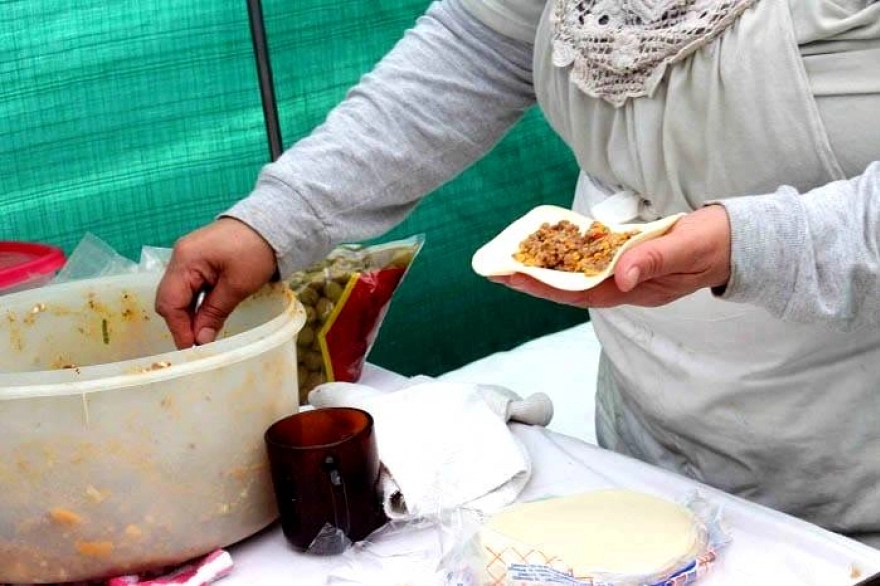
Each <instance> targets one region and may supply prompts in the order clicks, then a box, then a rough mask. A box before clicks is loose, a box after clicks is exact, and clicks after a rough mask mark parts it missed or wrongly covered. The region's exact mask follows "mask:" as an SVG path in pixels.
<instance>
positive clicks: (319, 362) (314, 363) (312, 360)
mask: <svg viewBox="0 0 880 586" xmlns="http://www.w3.org/2000/svg"><path fill="white" fill-rule="evenodd" d="M303 364H305V365H306V368H308V369H309V370H311V371H315V370H323V368H324V358H323V357H322V356H321V353H320V352H315V351H313V350H307V351H306V352H304V353H303Z"/></svg>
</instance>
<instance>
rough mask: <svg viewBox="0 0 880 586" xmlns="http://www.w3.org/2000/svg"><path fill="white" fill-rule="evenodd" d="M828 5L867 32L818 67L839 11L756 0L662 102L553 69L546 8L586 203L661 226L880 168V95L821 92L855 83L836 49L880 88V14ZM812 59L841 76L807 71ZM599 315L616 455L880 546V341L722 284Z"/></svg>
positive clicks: (688, 62)
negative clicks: (785, 312) (803, 318)
mask: <svg viewBox="0 0 880 586" xmlns="http://www.w3.org/2000/svg"><path fill="white" fill-rule="evenodd" d="M550 4H552V3H550ZM824 4H826V5H829V6H830V8H828V9H829V10H838V9H839V10H843V11H846V10H848V11H849V13H848V14H850V15H851V16H852V17H853V18H859V17H862V18H863V19H864V21H863V25H864V26H862V27H861V28H860V29H859V30H858V31H856V32H850V33H847V32H843V33H840V32H839V31H834V34H836V35H837V37H835V38H834V41H833V42H832V43H829V44H822V43H817V44H816V45H815V46H814V47H813V49H812V50H813V51H814V53H816V54H817V55H818V57H817V59H814V60H807V59H805V57H804V51H805V49H804V48H803V46H802V45H803V44H804V43H805V42H810V41H811V39H810V38H805V37H809V35H810V34H812V32H811V31H810V30H806V29H804V28H803V27H808V26H810V25H813V24H816V22H819V20H821V23H822V26H824V25H825V24H826V23H827V22H836V21H834V20H833V19H832V20H831V21H828V20H823V19H825V16H827V15H825V14H824V13H822V11H824V10H825V8H821V9H817V11H818V13H820V16H821V18H820V19H819V20H817V21H816V22H812V21H810V18H812V17H811V16H810V15H805V14H802V13H801V12H798V11H799V10H801V9H802V8H803V7H804V6H805V5H811V6H817V5H818V4H817V2H816V1H815V0H814V1H813V2H808V1H800V2H799V1H798V0H791V2H790V3H789V2H786V1H784V0H760V1H759V2H758V3H757V4H756V5H755V6H754V7H752V8H750V9H748V10H747V11H746V12H745V13H744V14H743V15H742V16H741V17H740V19H739V20H738V21H737V22H736V23H735V24H734V25H733V26H732V27H731V28H729V29H727V30H726V31H724V33H722V35H721V36H720V37H719V38H718V39H716V40H715V41H714V42H713V43H711V44H710V45H708V46H706V47H704V48H703V49H701V50H699V51H697V52H696V53H694V54H693V55H691V56H690V57H688V58H687V59H685V60H684V61H682V62H681V63H678V64H676V65H675V66H673V67H671V68H670V69H669V71H667V73H666V78H665V80H664V82H663V83H662V84H661V85H660V87H659V88H658V89H657V91H656V93H655V95H653V96H651V97H649V98H635V99H631V100H629V101H628V102H627V103H625V104H624V105H623V106H621V107H620V108H614V107H612V106H610V105H609V104H607V103H604V102H602V101H601V100H597V99H594V98H590V97H589V96H587V95H585V94H584V93H583V92H581V91H579V90H578V89H577V88H576V87H575V86H574V84H572V83H570V82H569V80H568V77H567V74H566V72H565V71H564V70H563V69H560V68H554V66H553V65H552V63H551V56H550V52H551V50H550V45H551V42H550V35H551V34H552V31H551V25H549V24H548V23H547V19H548V11H546V10H545V13H544V16H543V18H542V23H541V25H540V26H539V29H538V37H537V41H536V53H535V87H536V89H537V93H538V100H539V104H540V105H541V107H542V109H543V110H544V113H545V116H546V117H547V119H548V121H549V123H550V124H551V126H553V127H554V129H555V130H556V131H557V132H559V133H560V135H561V136H562V137H563V139H564V140H565V141H566V142H567V143H568V144H569V145H570V146H571V147H572V149H573V150H574V152H575V156H576V157H577V159H578V162H579V164H580V166H581V168H582V169H583V170H584V171H585V174H584V175H583V176H582V177H581V180H580V181H579V182H578V192H577V194H576V197H575V202H574V208H575V209H576V210H578V211H580V212H582V213H584V214H586V215H593V214H592V213H591V210H592V209H593V208H594V207H595V206H597V205H598V204H600V203H602V202H603V201H605V200H606V198H608V197H609V195H610V194H611V193H614V192H617V191H619V190H629V191H631V192H633V193H635V194H638V196H639V197H640V198H641V200H642V205H641V207H640V209H641V210H642V216H643V217H644V219H652V217H653V216H654V215H660V216H665V215H668V214H672V213H675V212H681V211H690V210H693V209H695V208H698V207H699V206H701V205H702V204H703V203H704V202H706V201H710V200H714V199H719V198H727V197H734V196H739V195H750V194H763V193H772V192H773V191H775V190H776V189H777V187H778V186H780V185H783V184H786V185H793V186H795V187H796V188H798V189H800V190H809V189H811V188H814V187H818V186H821V185H823V184H825V183H827V182H829V181H833V180H836V179H841V178H844V177H846V176H852V175H856V174H859V173H861V172H862V171H863V170H864V166H866V165H867V164H868V163H869V162H870V160H876V159H880V132H875V131H871V130H870V129H872V128H873V129H874V130H877V129H878V126H877V122H876V121H875V120H874V117H875V116H880V100H878V99H877V96H880V88H878V87H874V86H873V85H871V83H868V85H871V87H869V88H867V89H866V90H865V91H862V90H863V89H865V88H861V89H860V88H855V89H854V90H853V91H852V92H850V94H851V95H848V96H842V97H841V100H843V99H844V98H846V99H855V100H858V99H859V98H864V99H868V100H872V99H873V102H872V104H873V105H872V106H870V107H868V108H867V110H863V113H862V116H863V117H864V119H860V118H859V114H858V108H855V109H854V110H852V112H856V114H853V113H852V112H847V105H846V102H841V103H838V102H833V103H830V104H831V105H830V107H829V109H828V112H831V114H828V113H827V112H825V111H824V110H823V111H821V112H820V108H819V105H820V103H824V102H822V101H823V100H832V101H833V100H834V98H835V95H836V94H837V93H838V92H837V91H836V90H834V89H831V90H828V91H827V94H828V95H824V94H823V87H824V86H823V85H822V83H823V81H822V80H828V79H830V78H829V76H832V77H833V75H845V72H840V71H838V69H839V67H838V66H837V64H835V62H833V61H832V62H830V63H828V62H825V61H823V56H822V53H823V52H826V51H827V52H828V53H834V52H838V51H846V50H850V49H852V50H854V56H853V59H852V60H851V61H849V63H850V64H852V65H853V67H854V69H855V71H850V72H849V73H850V75H852V76H854V79H855V80H856V82H854V83H856V85H857V82H858V80H861V79H862V78H864V77H865V75H864V71H861V72H860V71H859V66H858V63H859V60H861V63H862V64H863V65H864V66H866V67H871V68H873V71H874V72H875V73H872V74H871V75H872V76H873V79H874V80H880V43H871V42H869V41H870V40H871V39H880V34H877V31H875V30H867V29H870V28H871V27H872V26H875V25H872V24H871V22H872V19H873V20H878V17H877V15H878V14H880V13H877V12H876V11H874V13H873V15H872V14H865V11H871V10H873V9H876V8H877V7H876V6H871V3H869V2H865V1H861V2H849V3H847V2H845V1H844V2H825V3H824ZM841 6H842V8H841ZM832 16H834V15H833V14H832ZM817 18H818V17H817ZM843 18H844V17H841V19H843ZM865 23H867V24H865ZM840 26H841V30H842V31H845V25H844V24H841V25H840ZM799 27H800V28H799ZM817 28H821V27H818V26H817ZM825 32H826V33H827V32H828V31H825ZM818 36H819V35H817V37H818ZM825 36H826V37H832V36H834V35H832V34H830V33H829V34H826V35H825ZM865 39H868V40H867V41H866V40H865ZM862 41H864V42H862ZM846 43H850V44H852V45H853V46H852V47H844V46H843V45H844V44H846ZM866 43H867V44H866ZM799 45H800V46H799ZM808 66H810V67H817V68H820V69H821V68H827V71H824V72H822V71H820V72H819V73H821V74H822V75H819V74H816V75H815V76H814V77H813V78H811V77H810V75H809V74H810V72H809V71H808V70H807V67H808ZM834 72H837V73H834ZM817 80H818V81H817ZM831 81H832V82H833V79H832V80H831ZM811 83H812V84H813V85H812V86H811ZM829 83H830V84H831V85H834V84H833V83H831V82H829ZM872 83H873V82H872ZM878 83H880V82H878ZM859 103H860V104H861V105H862V106H864V102H859ZM835 108H836V110H835ZM868 111H870V112H871V114H870V116H869V115H868V114H864V112H868ZM573 112H576V113H577V115H576V116H575V115H573V114H572V113H573ZM834 112H837V113H836V114H835V113H834ZM874 113H876V114H874ZM822 114H825V119H823V116H822ZM829 116H836V117H837V121H836V122H835V126H834V132H831V131H829V129H827V128H826V123H827V122H828V120H827V118H828V117H829ZM866 126H867V128H868V129H869V131H865V130H864V128H865V127H866ZM853 134H855V138H857V139H858V140H854V139H853ZM848 141H849V142H848ZM866 141H868V142H867V144H866ZM850 143H851V144H850ZM590 315H591V318H592V320H593V323H594V326H595V331H596V334H597V336H598V337H599V340H600V342H601V344H602V347H603V353H602V357H601V363H600V375H599V378H600V380H599V388H598V397H597V404H598V409H597V422H596V424H597V430H598V433H599V438H600V443H601V444H602V445H603V446H605V447H609V448H611V449H614V450H617V451H620V452H623V453H626V454H630V455H632V456H634V457H637V458H639V459H642V460H645V461H647V462H651V463H654V464H657V465H660V466H663V467H665V468H668V469H672V470H676V471H679V472H681V473H683V474H685V475H687V476H690V477H693V478H695V479H698V480H700V481H703V482H705V483H708V484H710V485H713V486H716V487H719V488H721V489H722V490H725V491H727V492H730V493H733V494H736V495H739V496H742V497H745V498H748V499H751V500H754V501H757V502H760V503H763V504H766V505H768V506H771V507H773V508H776V509H779V510H783V511H786V512H788V513H791V514H794V515H796V516H799V517H801V518H804V519H806V520H808V521H811V522H814V523H817V524H819V525H821V526H823V527H826V528H829V529H832V530H835V531H839V532H843V533H847V534H850V535H852V536H853V537H856V538H860V539H862V540H864V541H866V542H869V543H873V544H877V545H880V330H876V329H863V330H859V331H855V332H847V333H843V332H839V331H835V330H833V329H831V328H829V327H824V326H809V325H799V324H792V323H783V322H781V321H779V320H777V319H775V318H773V317H771V316H770V315H769V314H768V313H766V312H765V311H763V310H762V309H758V308H755V307H752V306H748V305H742V304H734V303H730V302H726V301H723V300H720V299H717V298H714V297H713V296H712V295H711V294H710V293H709V292H708V291H700V292H698V293H696V294H693V295H690V296H688V297H685V298H683V299H681V300H678V301H676V302H674V303H672V304H670V305H668V306H665V307H661V308H639V307H631V306H623V307H619V308H614V309H603V310H591V312H590Z"/></svg>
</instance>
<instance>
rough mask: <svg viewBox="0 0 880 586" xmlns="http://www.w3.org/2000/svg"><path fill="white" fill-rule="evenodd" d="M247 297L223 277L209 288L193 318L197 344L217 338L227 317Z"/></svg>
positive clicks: (206, 342)
mask: <svg viewBox="0 0 880 586" xmlns="http://www.w3.org/2000/svg"><path fill="white" fill-rule="evenodd" d="M245 297H246V295H244V294H242V293H241V292H240V291H238V290H236V289H234V288H233V287H230V286H229V284H228V283H227V282H226V281H225V280H223V279H221V280H220V281H219V282H218V283H217V285H216V286H215V287H214V288H213V289H210V290H208V291H207V292H206V293H205V298H204V300H202V303H201V305H200V306H199V307H198V309H196V315H195V319H194V320H193V331H194V332H195V342H196V344H198V345H202V344H209V343H211V342H213V341H214V340H215V339H217V333H218V332H219V331H220V330H221V329H222V328H223V324H224V323H226V318H228V317H229V314H231V313H232V312H233V310H234V309H235V308H236V307H237V306H238V304H239V303H241V301H242V300H244V298H245Z"/></svg>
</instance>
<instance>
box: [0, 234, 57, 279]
mask: <svg viewBox="0 0 880 586" xmlns="http://www.w3.org/2000/svg"><path fill="white" fill-rule="evenodd" d="M65 260H66V259H65V257H64V252H63V251H62V250H61V249H60V248H58V247H55V246H49V245H48V244H37V243H32V242H8V241H2V240H0V289H5V288H7V287H12V286H14V285H18V284H20V283H24V282H25V281H29V280H31V279H32V278H34V277H37V276H42V275H47V274H51V273H53V272H55V271H57V270H58V269H60V268H61V267H63V266H64V262H65Z"/></svg>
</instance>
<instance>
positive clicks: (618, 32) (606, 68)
mask: <svg viewBox="0 0 880 586" xmlns="http://www.w3.org/2000/svg"><path fill="white" fill-rule="evenodd" d="M756 1H757V0H555V2H556V4H555V6H554V9H553V13H552V20H551V22H552V24H553V64H554V65H555V66H557V67H568V66H571V70H570V72H569V78H570V79H571V81H572V82H574V83H575V84H576V85H577V86H578V87H579V88H580V89H581V90H582V91H584V92H585V93H587V94H588V95H590V96H593V97H597V98H602V99H604V100H607V101H608V102H610V103H611V104H613V105H615V106H620V105H622V104H623V103H624V102H626V100H627V99H628V98H633V97H638V96H646V95H652V94H653V92H654V90H655V88H656V87H657V84H658V83H659V82H660V80H661V79H662V78H663V74H664V72H665V70H666V67H667V66H668V65H669V64H671V63H675V62H676V61H681V60H682V59H684V58H685V57H687V56H688V55H690V54H691V53H693V52H694V51H696V50H697V49H699V48H700V47H702V46H703V45H706V44H708V43H709V42H711V41H712V40H713V39H714V38H715V37H717V36H718V35H719V34H720V33H721V32H722V31H724V30H725V29H726V28H727V27H729V26H730V25H732V24H733V23H734V22H735V21H736V19H737V18H738V17H739V16H740V15H741V14H742V13H743V11H745V10H746V8H748V7H749V6H751V5H752V4H754V3H755V2H756ZM776 1H779V0H776Z"/></svg>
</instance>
